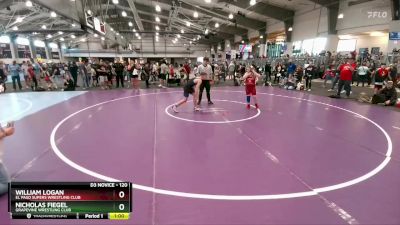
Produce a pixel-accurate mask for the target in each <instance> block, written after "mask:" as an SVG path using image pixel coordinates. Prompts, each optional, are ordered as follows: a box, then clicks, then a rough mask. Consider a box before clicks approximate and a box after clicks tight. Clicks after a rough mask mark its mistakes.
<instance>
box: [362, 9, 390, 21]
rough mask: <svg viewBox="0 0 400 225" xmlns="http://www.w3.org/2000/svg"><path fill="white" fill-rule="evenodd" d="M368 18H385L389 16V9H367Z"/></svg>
mask: <svg viewBox="0 0 400 225" xmlns="http://www.w3.org/2000/svg"><path fill="white" fill-rule="evenodd" d="M367 14H368V19H377V18H379V19H383V18H387V17H388V12H387V11H367Z"/></svg>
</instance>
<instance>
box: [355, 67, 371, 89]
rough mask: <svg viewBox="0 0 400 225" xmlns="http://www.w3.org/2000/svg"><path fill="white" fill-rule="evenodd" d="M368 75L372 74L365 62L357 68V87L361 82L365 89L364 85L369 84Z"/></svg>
mask: <svg viewBox="0 0 400 225" xmlns="http://www.w3.org/2000/svg"><path fill="white" fill-rule="evenodd" d="M368 73H370V71H369V68H368V67H367V65H366V63H365V62H364V63H363V64H362V65H361V66H359V67H358V68H357V75H358V76H357V87H358V85H359V83H360V81H361V83H362V86H363V87H364V83H365V82H367V81H368V80H367V77H368Z"/></svg>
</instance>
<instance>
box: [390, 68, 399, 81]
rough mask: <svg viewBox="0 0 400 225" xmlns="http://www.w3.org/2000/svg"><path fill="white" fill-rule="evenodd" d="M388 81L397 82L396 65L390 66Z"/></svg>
mask: <svg viewBox="0 0 400 225" xmlns="http://www.w3.org/2000/svg"><path fill="white" fill-rule="evenodd" d="M389 79H390V80H391V81H394V82H395V81H396V80H397V65H394V64H390V76H389Z"/></svg>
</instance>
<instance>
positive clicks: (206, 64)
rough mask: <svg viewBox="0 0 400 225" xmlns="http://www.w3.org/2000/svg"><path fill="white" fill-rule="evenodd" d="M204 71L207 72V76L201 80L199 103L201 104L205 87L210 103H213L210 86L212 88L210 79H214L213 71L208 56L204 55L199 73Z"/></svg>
mask: <svg viewBox="0 0 400 225" xmlns="http://www.w3.org/2000/svg"><path fill="white" fill-rule="evenodd" d="M202 73H205V74H206V75H205V78H204V79H203V82H201V86H200V93H199V102H198V104H199V105H200V103H201V98H202V96H203V91H204V88H206V93H207V100H208V104H209V105H212V104H214V103H213V102H212V101H211V96H210V88H211V85H210V81H211V80H213V72H212V68H211V65H210V60H209V59H208V57H204V59H203V64H201V65H200V66H199V67H198V74H202Z"/></svg>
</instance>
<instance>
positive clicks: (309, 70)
mask: <svg viewBox="0 0 400 225" xmlns="http://www.w3.org/2000/svg"><path fill="white" fill-rule="evenodd" d="M315 72H316V68H315V66H314V63H312V62H311V63H310V64H309V65H308V66H307V67H306V68H305V73H304V78H305V79H306V87H305V89H307V91H311V81H312V79H313V78H314V76H315Z"/></svg>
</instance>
